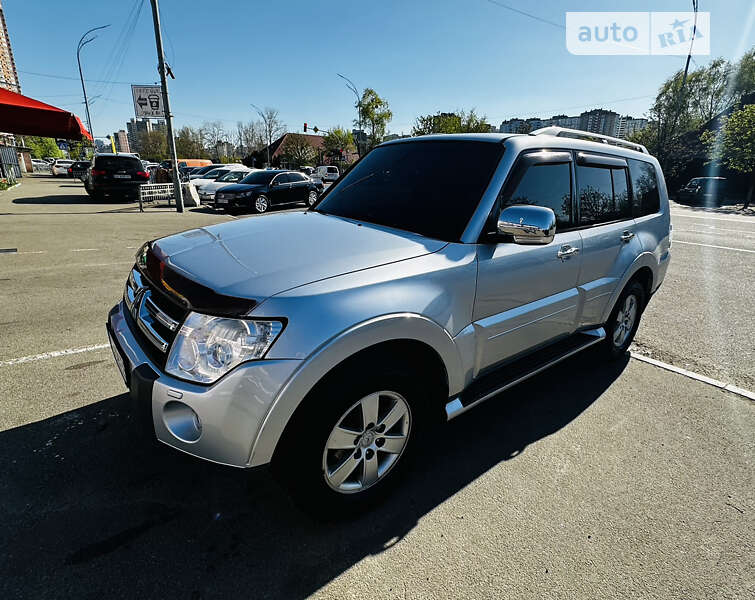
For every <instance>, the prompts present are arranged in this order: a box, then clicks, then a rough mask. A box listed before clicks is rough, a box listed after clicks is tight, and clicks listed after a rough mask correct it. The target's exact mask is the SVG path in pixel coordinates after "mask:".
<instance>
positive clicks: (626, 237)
mask: <svg viewBox="0 0 755 600" xmlns="http://www.w3.org/2000/svg"><path fill="white" fill-rule="evenodd" d="M633 237H634V233H633V232H631V231H625V232H624V233H622V234H621V241H622V242H624V243H625V244H626V243H627V242H628V241H629V240H631V239H632V238H633Z"/></svg>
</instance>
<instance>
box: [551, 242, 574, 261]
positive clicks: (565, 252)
mask: <svg viewBox="0 0 755 600" xmlns="http://www.w3.org/2000/svg"><path fill="white" fill-rule="evenodd" d="M575 254H579V248H576V247H574V246H569V245H568V244H565V245H564V246H561V247H560V248H559V249H558V253H557V254H556V256H558V257H559V258H560V259H561V260H565V259H567V258H571V257H572V256H574V255H575Z"/></svg>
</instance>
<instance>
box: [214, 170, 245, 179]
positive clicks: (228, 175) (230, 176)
mask: <svg viewBox="0 0 755 600" xmlns="http://www.w3.org/2000/svg"><path fill="white" fill-rule="evenodd" d="M244 175H246V171H231V172H230V173H226V174H225V175H223V176H222V177H218V181H239V180H240V179H242V178H243V177H244Z"/></svg>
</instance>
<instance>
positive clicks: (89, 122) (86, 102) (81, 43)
mask: <svg viewBox="0 0 755 600" xmlns="http://www.w3.org/2000/svg"><path fill="white" fill-rule="evenodd" d="M106 27H110V25H100V26H99V27H93V28H92V29H90V30H89V31H87V32H86V33H85V34H84V35H82V36H81V39H80V40H79V45H78V46H77V48H76V60H77V61H78V63H79V77H81V90H82V91H83V92H84V108H85V109H86V113H87V127H88V128H89V133H92V117H91V116H90V114H89V100H88V99H87V87H86V85H84V73H83V71H82V70H81V49H82V48H83V47H84V46H86V45H87V44H88V43H89V42H92V41H94V39H95V38H96V37H97V36H96V35H94V36H92V37H90V38H89V39H86V40H85V39H84V38H85V37H86V36H88V35H89V34H90V33H92V32H93V31H97V30H98V29H105V28H106ZM92 135H94V134H93V133H92Z"/></svg>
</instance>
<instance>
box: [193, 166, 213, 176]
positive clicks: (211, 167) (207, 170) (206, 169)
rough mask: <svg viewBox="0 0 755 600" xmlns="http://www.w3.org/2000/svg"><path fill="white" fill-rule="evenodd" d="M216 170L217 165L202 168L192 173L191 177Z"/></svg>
mask: <svg viewBox="0 0 755 600" xmlns="http://www.w3.org/2000/svg"><path fill="white" fill-rule="evenodd" d="M217 168H218V166H217V165H210V166H208V167H202V168H201V169H199V170H198V171H194V173H192V175H204V174H205V173H207V172H209V171H214V170H215V169H217Z"/></svg>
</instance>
